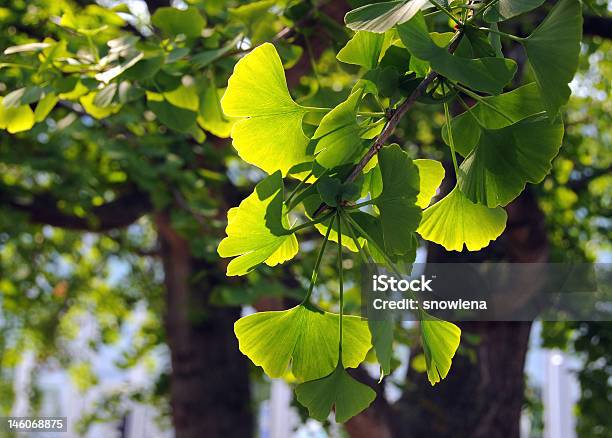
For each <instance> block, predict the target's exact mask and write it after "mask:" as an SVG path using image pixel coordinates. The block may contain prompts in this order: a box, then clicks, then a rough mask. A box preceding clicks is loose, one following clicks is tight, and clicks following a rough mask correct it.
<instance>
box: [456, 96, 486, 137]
mask: <svg viewBox="0 0 612 438" xmlns="http://www.w3.org/2000/svg"><path fill="white" fill-rule="evenodd" d="M457 99H459V103H460V104H461V106H462V107H463V108H465V110H466V111H467V112H468V113H469V114H470V116H472V118H473V119H474V121H475V122H476V123H477V124H478V126H480V127H481V128H482V129H486V127H485V126H484V125H483V124H482V122H481V121H480V119H479V118H478V117H477V116H476V114H474V110H473V109H472V108H471V107H470V106H469V105H468V104H467V103H465V100H463V98H462V97H461V96H459V95H457Z"/></svg>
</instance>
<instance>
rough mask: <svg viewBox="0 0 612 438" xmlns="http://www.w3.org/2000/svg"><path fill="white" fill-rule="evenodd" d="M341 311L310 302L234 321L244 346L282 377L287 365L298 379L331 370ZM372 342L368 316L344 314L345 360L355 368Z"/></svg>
mask: <svg viewBox="0 0 612 438" xmlns="http://www.w3.org/2000/svg"><path fill="white" fill-rule="evenodd" d="M339 318H340V316H339V315H338V314H335V313H329V312H324V311H322V310H320V309H318V308H316V307H314V306H313V305H311V304H303V305H299V306H297V307H294V308H293V309H290V310H284V311H273V312H258V313H255V314H253V315H249V316H246V317H244V318H241V319H239V320H238V321H237V322H236V324H235V325H234V331H235V332H236V336H237V337H238V344H239V348H240V351H241V352H242V353H243V354H245V355H246V356H248V357H249V359H251V360H252V361H253V363H254V364H255V365H258V366H260V367H262V368H263V370H264V371H265V373H266V374H267V375H268V376H270V377H282V376H283V375H284V374H285V373H286V372H287V371H289V369H290V370H291V372H292V373H293V375H294V376H295V377H296V378H297V379H300V380H313V379H318V378H321V377H324V376H326V375H328V374H329V373H331V372H332V371H333V370H334V368H335V367H336V364H337V363H338V344H339V340H340V333H339V331H338V325H339V322H340V321H339ZM370 348H371V344H370V332H369V331H368V327H367V324H366V322H365V321H364V320H361V318H359V317H356V316H344V320H343V338H342V361H343V363H344V365H345V366H347V367H349V368H356V367H357V366H359V364H360V363H361V362H363V360H364V359H365V356H366V354H367V352H368V350H369V349H370Z"/></svg>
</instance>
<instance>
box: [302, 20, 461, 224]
mask: <svg viewBox="0 0 612 438" xmlns="http://www.w3.org/2000/svg"><path fill="white" fill-rule="evenodd" d="M462 37H463V32H462V31H461V30H459V31H458V32H457V33H456V34H455V36H454V37H453V39H452V41H451V43H450V45H449V47H448V51H449V53H453V52H454V51H455V50H457V46H459V43H460V42H461V38H462ZM437 77H438V73H437V72H435V71H432V72H430V73H429V74H428V75H427V76H425V78H424V79H423V80H422V81H421V83H420V84H419V85H418V86H417V87H416V88H415V90H414V91H413V92H412V94H410V96H408V98H407V99H406V100H405V101H404V102H402V104H401V105H400V106H399V107H398V108H397V109H396V110H395V111H394V112H393V115H392V116H391V118H390V119H389V121H388V122H387V124H386V125H385V127H384V128H383V130H382V132H381V133H380V134H379V135H378V137H376V140H374V143H373V144H372V146H370V149H368V151H367V152H366V154H365V155H364V156H363V158H362V159H361V160H360V161H359V163H357V164H356V165H355V167H354V168H353V171H352V172H351V173H350V175H349V176H348V178H347V179H346V180H345V182H353V181H355V180H356V179H357V177H358V176H359V174H360V173H361V172H362V171H363V169H364V168H365V167H366V165H367V164H368V163H369V162H370V160H371V159H372V158H373V157H374V155H376V154H377V153H378V151H380V150H381V149H382V147H383V146H384V145H385V143H386V142H387V140H388V139H389V137H391V134H393V131H395V128H396V127H397V125H398V124H399V122H400V121H401V120H402V118H403V117H404V115H405V114H406V113H407V112H408V111H409V110H410V109H411V108H412V106H413V105H414V103H415V102H416V100H417V99H418V98H419V97H420V96H421V95H422V94H423V92H425V91H426V90H427V87H429V85H431V83H432V82H433V81H434V80H435V79H436V78H437ZM327 207H328V206H327V205H326V204H321V205H320V206H319V208H317V210H316V211H315V213H314V215H313V217H315V216H317V215H319V214H320V213H321V212H322V211H324V210H325V209H327Z"/></svg>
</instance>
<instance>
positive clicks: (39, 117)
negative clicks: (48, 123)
mask: <svg viewBox="0 0 612 438" xmlns="http://www.w3.org/2000/svg"><path fill="white" fill-rule="evenodd" d="M58 100H59V99H58V98H57V96H56V94H55V93H47V94H45V96H44V97H43V98H42V99H40V100H39V101H38V103H37V104H36V109H35V110H34V119H35V120H36V121H37V122H42V121H43V120H45V119H46V118H47V116H48V115H49V113H50V112H51V110H52V109H53V107H55V104H56V103H57V102H58Z"/></svg>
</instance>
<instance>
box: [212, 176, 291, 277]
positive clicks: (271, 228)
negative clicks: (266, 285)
mask: <svg viewBox="0 0 612 438" xmlns="http://www.w3.org/2000/svg"><path fill="white" fill-rule="evenodd" d="M283 208H284V207H283V181H282V178H281V174H280V172H275V173H273V174H272V175H270V176H268V177H267V178H266V179H264V180H263V181H261V182H260V183H259V184H257V186H255V190H254V191H253V193H251V194H250V195H249V196H248V197H247V198H246V199H244V200H243V201H242V202H241V203H240V206H238V207H237V208H232V209H230V210H229V211H228V212H227V228H226V229H225V232H226V233H227V237H226V238H225V239H223V240H222V241H221V243H220V244H219V248H218V249H217V251H218V253H219V255H220V256H221V257H236V258H235V259H233V260H232V261H231V262H230V263H229V265H228V266H227V275H244V274H246V273H248V272H249V271H251V270H252V269H253V268H254V267H255V266H257V265H259V264H260V263H263V262H265V263H266V264H268V265H269V266H274V265H277V264H279V263H283V262H285V261H287V260H290V259H291V258H293V257H294V256H295V254H297V251H298V242H297V239H296V238H295V236H294V235H293V234H292V233H291V232H290V231H289V230H288V229H287V227H288V225H289V223H288V219H287V216H286V214H285V213H284V210H283Z"/></svg>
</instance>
